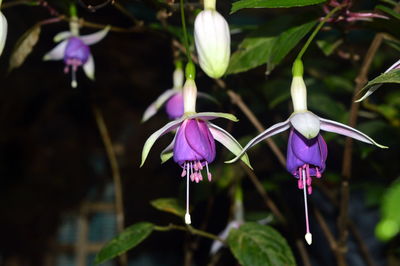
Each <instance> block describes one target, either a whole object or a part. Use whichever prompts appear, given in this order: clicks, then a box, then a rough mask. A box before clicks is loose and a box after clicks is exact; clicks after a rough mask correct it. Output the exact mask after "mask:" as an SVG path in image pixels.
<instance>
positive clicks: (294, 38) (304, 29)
mask: <svg viewBox="0 0 400 266" xmlns="http://www.w3.org/2000/svg"><path fill="white" fill-rule="evenodd" d="M316 23H317V21H316V20H313V21H310V22H308V23H306V24H303V25H300V26H298V27H293V28H290V29H289V30H287V31H285V32H283V33H282V34H280V35H279V36H278V37H277V39H276V41H275V43H274V46H273V48H272V51H271V56H270V58H269V59H268V70H269V71H271V70H272V69H273V68H274V67H275V66H276V65H277V64H279V63H280V62H281V60H282V59H283V58H284V57H285V56H286V55H287V54H288V53H289V52H290V51H291V50H292V49H293V48H294V47H295V46H296V45H297V44H298V43H299V42H300V40H301V39H303V37H304V36H305V35H306V34H307V33H308V32H309V31H310V30H311V29H312V28H313V27H314V25H315V24H316Z"/></svg>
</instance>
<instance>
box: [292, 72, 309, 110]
mask: <svg viewBox="0 0 400 266" xmlns="http://www.w3.org/2000/svg"><path fill="white" fill-rule="evenodd" d="M290 94H291V96H292V102H293V111H294V112H305V111H307V88H306V84H304V80H303V77H302V76H293V80H292V85H291V87H290Z"/></svg>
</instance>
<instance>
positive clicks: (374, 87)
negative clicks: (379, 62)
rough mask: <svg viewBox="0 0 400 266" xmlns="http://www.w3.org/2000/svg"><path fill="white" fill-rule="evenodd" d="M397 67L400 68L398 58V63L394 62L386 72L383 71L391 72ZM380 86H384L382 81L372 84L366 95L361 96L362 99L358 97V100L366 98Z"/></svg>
mask: <svg viewBox="0 0 400 266" xmlns="http://www.w3.org/2000/svg"><path fill="white" fill-rule="evenodd" d="M395 69H400V60H398V61H397V62H396V63H394V64H393V65H391V66H390V67H389V68H388V69H386V70H385V72H383V73H384V74H385V73H388V72H390V71H392V70H395ZM380 86H382V83H381V84H377V85H374V86H372V87H371V88H369V89H368V91H367V92H366V93H365V94H364V96H363V97H361V98H360V99H358V100H357V101H356V102H361V101H363V100H365V99H366V98H367V97H368V96H370V95H371V94H372V93H374V92H375V91H376V90H377V89H379V87H380Z"/></svg>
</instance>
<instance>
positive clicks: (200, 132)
mask: <svg viewBox="0 0 400 266" xmlns="http://www.w3.org/2000/svg"><path fill="white" fill-rule="evenodd" d="M185 133H186V134H185V136H186V140H187V141H188V143H189V145H190V147H191V148H192V149H193V150H194V151H196V152H197V153H198V154H200V155H201V156H202V157H203V159H204V160H206V161H207V162H209V163H210V162H212V161H214V159H215V141H214V138H213V136H212V135H211V132H210V130H209V129H208V126H207V124H206V123H205V122H204V121H201V120H195V119H193V120H192V119H191V120H188V124H187V126H186V131H185Z"/></svg>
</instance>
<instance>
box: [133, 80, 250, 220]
mask: <svg viewBox="0 0 400 266" xmlns="http://www.w3.org/2000/svg"><path fill="white" fill-rule="evenodd" d="M193 76H194V75H193ZM196 97H197V88H196V84H195V82H194V79H193V78H188V79H187V80H186V82H185V85H184V87H183V102H184V114H183V116H182V117H180V118H178V119H176V120H174V121H172V122H169V123H168V124H166V125H165V126H164V127H162V128H161V129H159V130H157V131H156V132H154V133H153V134H152V135H151V136H150V137H149V138H148V139H147V140H146V142H145V144H144V146H143V150H142V162H141V165H140V166H142V165H143V164H144V162H145V161H146V158H147V156H148V154H149V152H150V149H151V148H152V146H153V145H154V143H155V142H156V140H157V139H158V138H159V137H161V136H162V135H165V134H166V133H168V132H171V131H173V130H175V129H177V132H176V134H175V137H174V139H173V140H172V142H171V143H170V144H169V145H168V146H167V148H165V149H164V150H163V151H162V152H161V155H160V157H161V161H162V163H164V162H166V161H167V160H169V159H170V158H172V157H173V159H174V161H175V162H176V163H177V164H178V165H179V166H180V167H181V168H182V174H181V176H182V177H185V176H186V181H187V186H186V192H187V193H186V197H187V198H186V214H185V222H186V223H187V224H190V223H191V219H190V214H189V180H191V181H193V182H196V183H198V182H200V181H202V180H203V175H202V170H206V174H207V179H208V180H209V181H211V179H212V175H211V172H210V171H209V168H208V165H209V164H210V163H211V162H213V161H214V159H215V154H216V151H215V140H216V141H218V142H220V143H221V144H222V145H224V146H225V147H226V148H227V149H228V150H229V151H231V152H232V153H233V154H235V155H238V154H239V153H241V151H242V147H241V146H240V144H239V142H237V140H236V139H235V138H234V137H232V136H231V135H230V134H229V133H228V132H227V131H225V130H224V129H222V128H220V127H218V126H217V125H214V124H213V123H211V122H210V120H212V119H216V118H225V119H228V120H231V121H235V122H236V121H238V120H237V118H236V117H235V116H234V115H231V114H226V113H213V112H204V113H196V109H195V106H196ZM241 159H242V161H243V162H244V163H246V164H247V165H248V166H249V167H251V165H250V162H249V158H248V157H247V154H243V157H242V158H241ZM204 168H205V169H204Z"/></svg>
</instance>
